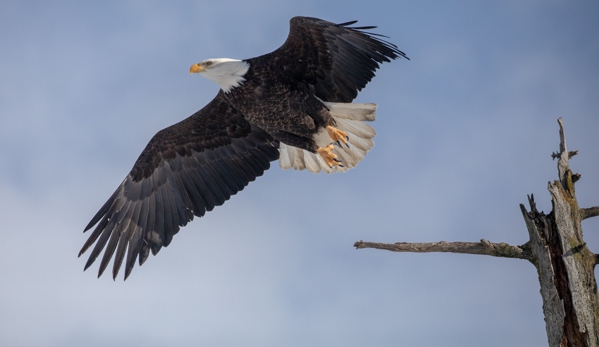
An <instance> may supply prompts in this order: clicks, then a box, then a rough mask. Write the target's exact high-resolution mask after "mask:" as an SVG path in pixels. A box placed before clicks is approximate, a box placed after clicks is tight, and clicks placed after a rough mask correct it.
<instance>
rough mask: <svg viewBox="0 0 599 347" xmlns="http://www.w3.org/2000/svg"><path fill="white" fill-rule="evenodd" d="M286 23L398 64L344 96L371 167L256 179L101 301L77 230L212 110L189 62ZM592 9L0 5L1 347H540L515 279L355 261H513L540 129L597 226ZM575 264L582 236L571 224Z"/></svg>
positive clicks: (494, 264) (535, 310) (524, 267)
mask: <svg viewBox="0 0 599 347" xmlns="http://www.w3.org/2000/svg"><path fill="white" fill-rule="evenodd" d="M296 15H307V16H314V17H319V18H323V19H327V20H330V21H334V22H344V21H349V20H354V19H358V20H360V24H363V25H378V26H379V28H378V29H376V31H375V32H377V33H381V34H385V35H387V36H389V37H390V39H389V40H390V41H391V42H393V43H395V44H397V45H398V46H399V48H400V49H401V50H403V51H404V52H406V53H407V55H408V56H409V57H410V58H411V61H406V60H403V61H394V62H393V63H391V64H386V65H384V66H383V67H382V69H381V70H379V72H378V75H377V77H376V78H375V79H374V80H373V82H371V83H370V84H369V85H368V86H367V88H366V89H365V90H364V91H363V92H362V93H361V94H360V95H359V97H358V99H357V101H359V102H376V103H378V104H379V109H378V112H377V121H376V122H375V123H374V127H375V128H376V129H377V137H376V138H375V141H376V147H375V148H374V150H373V151H372V152H370V153H369V154H368V156H367V157H366V159H365V160H364V161H363V162H361V163H360V165H359V166H358V167H357V168H356V169H353V170H351V171H350V172H348V173H345V174H336V175H330V176H327V175H325V174H320V175H314V174H311V173H309V172H295V171H282V170H280V169H279V168H278V165H277V164H276V163H275V164H274V165H273V167H272V168H271V170H269V171H267V172H266V174H265V175H264V177H261V178H260V179H258V180H257V181H256V182H253V183H251V184H250V185H249V186H248V187H247V188H246V189H245V190H244V191H243V192H241V193H239V194H238V195H237V196H234V197H233V198H232V199H231V200H230V201H228V202H227V203H226V204H225V205H224V206H222V207H219V208H217V209H215V210H214V211H213V212H211V213H209V214H207V215H206V216H205V217H203V218H201V219H196V220H195V221H194V222H192V223H191V224H189V225H188V226H187V227H185V228H183V229H182V231H181V232H180V233H179V234H178V235H177V236H176V237H175V238H174V240H173V243H172V244H171V245H170V246H169V247H168V248H165V249H163V250H161V252H160V253H159V254H158V255H157V256H156V257H150V258H149V259H148V261H147V262H146V263H145V264H144V266H142V267H136V268H135V269H134V271H133V273H132V275H131V277H130V278H129V279H128V280H127V281H126V282H123V281H122V278H121V277H119V278H118V279H117V281H112V279H111V278H110V276H103V277H102V278H100V279H97V278H96V272H97V265H95V266H92V268H91V269H90V270H88V271H87V272H82V269H83V266H84V264H85V260H86V259H85V258H81V259H78V258H77V253H78V251H79V249H80V247H81V245H82V244H83V242H84V241H85V240H86V238H87V235H86V234H83V233H82V230H83V228H84V226H85V225H86V224H87V223H88V221H89V220H90V219H91V217H92V216H93V215H94V214H95V213H96V211H97V210H98V209H99V208H100V207H101V205H102V204H103V203H104V202H105V200H106V199H107V198H108V197H109V196H110V194H111V193H112V192H113V191H114V189H115V188H116V187H117V186H118V184H119V183H120V182H121V180H122V179H123V178H124V177H125V175H126V174H127V172H128V171H129V170H130V169H131V166H132V165H133V163H134V161H135V159H136V158H137V156H138V155H139V153H140V152H141V150H142V149H143V148H144V146H145V145H146V143H147V142H148V141H149V139H150V138H151V137H152V136H153V135H154V134H155V133H156V132H157V131H158V130H160V129H162V128H164V127H166V126H168V125H171V124H173V123H175V122H178V121H179V120H181V119H183V118H185V117H187V116H189V115H190V114H192V113H193V112H195V111H196V110H198V109H199V108H201V107H203V106H204V105H205V104H206V103H207V102H209V101H210V100H211V99H212V98H213V97H214V96H215V95H216V93H217V91H218V87H217V85H216V84H214V83H213V82H211V81H209V80H207V79H203V78H201V77H199V76H197V75H194V76H190V75H189V73H188V69H189V66H190V65H191V64H193V63H196V62H198V61H200V60H203V59H205V58H212V57H230V58H250V57H253V56H256V55H260V54H263V53H266V52H269V51H272V50H274V49H276V48H277V47H278V46H280V45H281V44H282V43H283V41H284V40H285V38H286V36H287V32H288V21H289V19H290V18H291V17H293V16H296ZM598 17H599V3H597V2H596V1H578V2H566V1H526V2H522V1H497V2H493V1H487V2H482V1H454V2H433V1H417V2H416V1H412V2H406V1H369V2H352V1H305V2H298V1H270V0H261V1H255V2H243V1H229V2H224V1H223V2H200V1H169V2H156V1H154V2H152V1H118V2H117V1H105V2H102V3H99V2H98V3H96V4H94V3H92V2H86V3H83V2H80V3H74V2H67V1H64V2H61V1H54V2H48V1H40V2H35V1H3V2H2V3H1V4H0V47H2V52H1V53H0V76H2V78H1V79H0V207H1V208H0V221H2V226H1V227H0V235H1V236H2V242H0V278H2V285H0V312H1V313H0V326H2V333H1V334H0V345H3V346H9V345H10V346H17V345H18V346H82V345H85V346H107V345H110V346H136V345H139V346H142V345H143V346H172V345H177V346H192V345H193V346H196V345H210V346H240V345H250V346H253V345H260V346H282V345H283V346H307V345H312V346H330V345H333V344H335V345H343V346H367V345H368V346H372V345H375V346H388V345H406V346H481V345H483V346H531V345H545V344H546V341H547V340H546V335H545V327H544V321H543V315H542V310H541V297H540V295H539V284H538V281H537V275H536V272H535V269H534V267H533V266H532V265H531V264H529V263H527V262H525V261H521V260H512V259H499V258H491V257H483V256H474V255H455V254H396V253H390V252H384V251H376V250H355V249H354V248H353V247H352V245H353V243H354V242H355V241H358V240H365V241H375V242H398V241H405V242H428V241H441V240H445V241H478V240H480V239H481V238H485V239H488V240H490V241H493V242H508V243H510V244H514V245H517V244H522V243H524V242H526V240H527V238H528V237H527V232H526V229H525V226H524V222H523V219H522V216H521V214H520V210H519V206H518V205H519V204H520V203H525V202H526V195H527V194H530V193H534V194H535V197H536V199H537V203H538V206H539V208H540V209H541V210H544V211H545V212H549V211H550V210H551V202H550V196H549V194H548V192H547V182H548V181H550V180H554V179H556V177H557V171H556V162H553V161H552V160H551V157H550V154H551V152H552V151H556V150H557V149H558V144H559V143H558V139H559V138H558V125H557V122H556V120H557V118H559V117H563V118H564V122H565V126H566V135H567V138H568V146H569V149H571V150H573V149H578V150H580V154H579V156H577V157H575V158H574V159H573V160H572V161H571V167H572V169H573V170H574V171H575V172H579V173H581V174H582V180H581V181H580V182H579V183H578V184H577V188H578V189H577V194H578V198H579V203H580V205H581V206H584V207H590V206H594V205H599V162H598V160H597V158H599V136H598V135H597V131H598V130H599V65H598V64H597V61H599V22H598V21H597V18H598ZM583 227H584V230H585V232H586V234H585V239H586V241H587V243H588V245H589V247H590V248H591V250H593V251H596V252H597V251H599V250H598V249H597V244H598V242H599V236H598V235H597V229H598V227H599V223H598V222H597V221H594V220H587V221H585V222H584V223H583Z"/></svg>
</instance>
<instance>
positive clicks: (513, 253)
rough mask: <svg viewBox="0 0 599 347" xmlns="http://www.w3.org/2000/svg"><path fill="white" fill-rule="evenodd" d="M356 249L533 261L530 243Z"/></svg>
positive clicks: (366, 245)
mask: <svg viewBox="0 0 599 347" xmlns="http://www.w3.org/2000/svg"><path fill="white" fill-rule="evenodd" d="M354 247H356V248H358V249H360V248H376V249H384V250H387V251H392V252H415V253H428V252H446V253H463V254H481V255H490V256H493V257H503V258H516V259H526V260H529V261H532V253H531V252H530V247H528V243H525V244H524V245H522V246H511V245H508V244H507V243H503V242H502V243H492V242H489V241H487V240H485V239H482V240H480V242H445V241H441V242H429V243H407V242H398V243H376V242H364V241H359V242H356V243H355V244H354Z"/></svg>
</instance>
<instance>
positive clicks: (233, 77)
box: [200, 58, 250, 93]
mask: <svg viewBox="0 0 599 347" xmlns="http://www.w3.org/2000/svg"><path fill="white" fill-rule="evenodd" d="M200 65H203V66H204V68H205V70H204V71H202V72H200V75H202V76H204V77H206V78H208V79H210V80H212V81H214V82H216V83H217V84H218V85H219V86H220V87H221V89H222V90H223V91H224V92H225V93H227V92H229V91H230V90H231V89H232V88H235V87H239V86H240V85H242V84H243V82H244V81H245V78H243V76H244V75H245V74H246V72H247V71H248V69H249V68H250V64H248V63H247V62H245V61H242V60H237V59H229V58H216V59H206V60H204V61H202V62H201V63H200Z"/></svg>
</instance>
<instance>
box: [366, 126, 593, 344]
mask: <svg viewBox="0 0 599 347" xmlns="http://www.w3.org/2000/svg"><path fill="white" fill-rule="evenodd" d="M558 123H559V126H560V132H559V133H560V150H559V152H558V153H553V154H552V157H553V158H554V159H558V164H557V167H558V174H559V180H556V181H554V182H549V184H548V188H547V189H548V190H549V193H550V194H551V199H552V205H553V209H552V211H551V212H550V213H549V214H547V215H546V214H545V213H543V212H539V211H538V210H537V208H536V204H535V201H534V197H533V196H532V195H530V196H529V197H528V203H529V205H530V211H527V210H526V207H524V205H522V204H521V205H520V209H521V210H522V216H523V217H524V222H525V223H526V228H527V230H528V235H529V240H528V242H526V243H525V244H523V245H520V246H512V245H508V244H507V243H492V242H489V241H487V240H484V239H483V240H481V241H480V242H445V241H441V242H432V243H406V242H398V243H393V244H385V243H374V242H364V241H359V242H356V243H355V244H354V246H355V247H356V248H358V249H360V248H376V249H384V250H388V251H393V252H419V253H422V252H450V253H467V254H480V255H490V256H494V257H505V258H517V259H526V260H528V261H529V262H531V263H532V264H533V265H534V266H535V267H536V269H537V273H538V275H539V283H540V285H541V296H542V297H543V314H544V315H545V326H546V330H547V338H548V340H549V346H551V347H558V346H560V347H562V346H568V347H570V346H572V347H574V346H576V347H578V346H584V347H599V296H598V293H597V283H596V281H595V276H594V273H593V270H594V268H595V265H596V264H597V263H599V256H598V255H597V254H594V253H593V252H591V251H590V250H589V249H588V247H587V245H586V243H585V242H584V239H583V237H582V227H581V221H582V220H584V219H586V218H590V217H595V216H599V206H596V207H591V208H580V207H579V206H578V202H577V200H576V194H575V190H574V184H575V183H576V181H578V180H579V179H580V175H579V174H573V173H572V171H570V167H569V159H570V158H572V157H573V156H574V155H576V154H577V152H578V151H572V152H569V151H568V148H567V147H566V136H565V134H564V125H563V121H562V119H561V118H560V119H558Z"/></svg>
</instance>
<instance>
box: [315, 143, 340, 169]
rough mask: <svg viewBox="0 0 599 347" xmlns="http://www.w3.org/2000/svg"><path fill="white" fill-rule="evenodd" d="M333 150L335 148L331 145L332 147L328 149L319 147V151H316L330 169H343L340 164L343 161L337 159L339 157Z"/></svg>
mask: <svg viewBox="0 0 599 347" xmlns="http://www.w3.org/2000/svg"><path fill="white" fill-rule="evenodd" d="M333 148H335V147H334V146H333V144H332V143H331V144H330V145H328V146H326V147H318V149H316V152H317V153H318V154H319V155H320V156H321V157H322V159H323V160H324V162H325V163H326V164H327V165H328V166H329V167H335V166H341V167H343V165H341V164H339V163H341V160H339V159H337V156H336V155H335V154H334V153H332V152H331V151H332V150H333Z"/></svg>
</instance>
